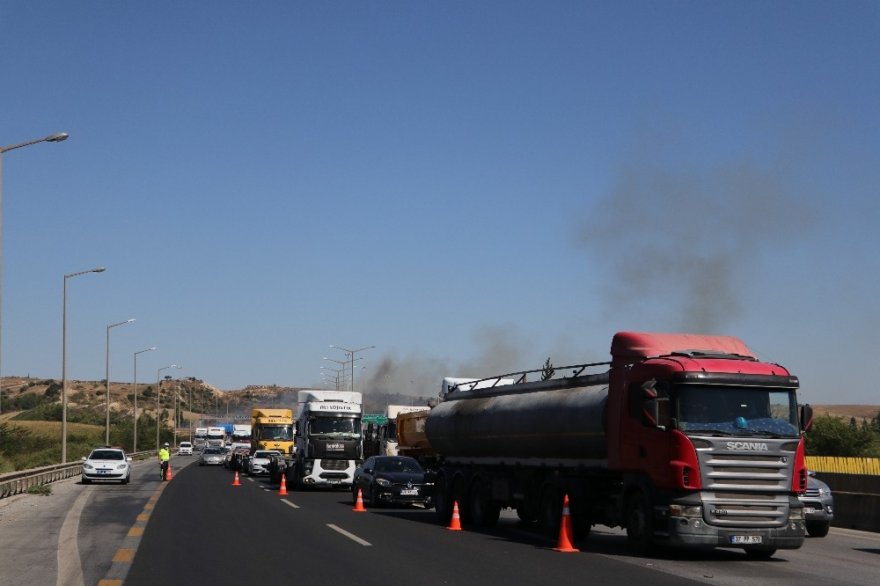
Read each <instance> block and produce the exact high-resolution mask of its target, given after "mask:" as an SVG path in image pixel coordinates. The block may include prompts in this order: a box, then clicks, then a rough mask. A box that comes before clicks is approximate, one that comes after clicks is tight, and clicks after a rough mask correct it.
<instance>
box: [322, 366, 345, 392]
mask: <svg viewBox="0 0 880 586" xmlns="http://www.w3.org/2000/svg"><path fill="white" fill-rule="evenodd" d="M321 370H326V371H327V372H334V373H336V374H334V375H333V380H334V381H335V382H336V390H337V391H338V390H339V376H340V374H341V375H342V377H343V379H342V380H343V382H344V381H345V369H344V368H327V367H326V366H322V367H321Z"/></svg>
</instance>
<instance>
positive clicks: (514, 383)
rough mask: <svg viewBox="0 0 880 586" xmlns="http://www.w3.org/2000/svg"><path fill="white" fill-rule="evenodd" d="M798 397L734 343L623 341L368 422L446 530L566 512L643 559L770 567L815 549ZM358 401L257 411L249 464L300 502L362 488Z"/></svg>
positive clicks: (792, 385)
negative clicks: (419, 474) (414, 477)
mask: <svg viewBox="0 0 880 586" xmlns="http://www.w3.org/2000/svg"><path fill="white" fill-rule="evenodd" d="M797 389H798V379H797V377H795V376H794V375H792V374H791V373H790V372H789V371H788V370H787V369H786V368H784V367H783V366H780V365H778V364H773V363H768V362H763V361H761V360H759V359H758V358H757V357H756V356H755V354H754V353H753V352H752V351H751V350H750V349H749V348H748V347H747V346H746V345H745V343H743V342H742V341H741V340H739V339H738V338H735V337H730V336H709V335H696V334H650V333H638V332H620V333H618V334H616V335H615V336H614V338H613V340H612V343H611V360H610V361H608V362H599V363H589V364H578V365H573V366H565V367H557V368H553V367H549V368H548V366H547V365H545V367H544V368H543V369H536V370H527V371H521V372H515V373H507V374H503V375H499V376H493V377H486V378H481V379H474V378H459V377H449V378H446V379H444V380H443V381H442V385H441V392H440V396H439V398H438V400H437V401H436V402H432V403H435V404H432V405H431V406H428V405H422V406H406V407H404V406H396V405H391V406H388V409H387V410H386V413H385V415H384V417H383V418H372V419H370V422H371V424H370V426H371V429H374V430H375V429H378V430H379V431H378V433H376V434H375V435H374V436H373V439H374V440H375V439H376V438H378V439H379V440H380V441H379V442H378V443H377V444H376V443H374V444H373V447H372V448H370V450H372V451H373V452H375V451H376V450H378V453H377V454H376V456H380V457H386V456H389V455H391V456H393V455H395V454H399V455H400V456H405V457H412V458H415V459H416V460H417V461H418V462H419V463H420V464H421V465H422V466H423V467H424V468H425V469H426V470H427V471H428V480H429V482H431V483H433V494H432V495H431V497H430V498H428V499H426V500H425V502H428V503H432V504H433V506H434V508H435V513H436V517H437V519H438V521H439V522H440V523H443V524H448V523H450V521H451V518H452V516H453V512H454V510H456V511H460V519H461V522H462V523H464V524H465V525H469V524H472V525H475V526H482V527H490V526H492V525H494V524H495V523H496V522H497V521H498V519H499V515H500V512H501V510H502V509H511V510H515V511H516V514H517V515H518V516H519V518H520V519H521V520H522V521H523V522H524V523H528V524H535V525H536V526H537V527H540V528H541V529H543V530H544V531H546V532H547V533H549V534H551V535H553V534H555V533H556V532H558V531H559V527H560V522H561V521H562V518H563V502H564V501H565V500H568V501H569V503H570V509H569V510H570V519H571V524H572V526H573V528H574V529H573V530H574V533H575V535H578V536H579V537H581V538H583V537H585V536H586V535H587V534H588V533H589V531H590V528H591V527H592V526H593V525H596V524H601V525H606V526H609V527H620V528H622V529H624V530H625V531H626V535H627V539H628V541H629V543H630V545H631V546H632V548H633V549H634V550H635V551H637V552H641V553H644V552H647V551H649V550H650V549H651V548H652V547H653V546H655V545H661V544H662V545H669V546H675V547H680V548H700V549H710V548H715V547H721V548H739V549H742V550H744V551H745V552H746V553H747V554H748V555H749V556H750V557H753V558H756V559H766V558H769V557H771V556H772V555H773V554H774V552H775V551H777V550H778V549H794V548H798V547H800V546H801V545H802V544H803V542H804V535H805V527H806V525H805V518H804V507H803V505H802V504H801V501H800V500H799V495H803V494H804V492H805V491H806V489H807V479H808V475H807V469H806V466H805V457H804V439H803V433H804V432H805V431H806V430H807V429H808V428H809V426H810V422H811V418H812V413H811V409H810V407H809V406H808V405H807V406H803V407H799V405H798V402H797ZM362 402H363V401H362V396H361V394H360V393H356V392H347V391H323V390H301V391H299V392H298V395H297V403H296V407H295V409H277V408H272V409H270V408H261V407H255V408H254V409H253V411H252V417H251V430H252V436H251V446H250V448H251V451H252V452H254V451H256V450H270V451H271V461H270V463H269V464H268V465H267V466H266V471H267V472H268V475H269V477H270V478H269V479H270V481H271V482H274V483H280V482H281V480H282V479H283V480H284V481H285V484H286V486H287V487H288V488H289V489H291V490H296V489H302V488H309V487H331V488H342V489H351V488H352V483H353V481H354V479H355V475H356V474H359V473H360V468H359V466H361V464H362V463H363V462H364V460H365V457H366V456H365V446H366V445H367V444H368V442H367V441H365V435H364V433H363V431H364V430H363V426H362V422H361V419H362V417H363V416H364V414H363V412H362ZM383 420H384V422H383ZM380 422H382V423H380ZM391 431H393V434H392V433H391ZM367 456H369V454H367ZM371 461H372V460H371ZM356 494H357V493H356V491H353V492H352V497H353V498H355V496H356Z"/></svg>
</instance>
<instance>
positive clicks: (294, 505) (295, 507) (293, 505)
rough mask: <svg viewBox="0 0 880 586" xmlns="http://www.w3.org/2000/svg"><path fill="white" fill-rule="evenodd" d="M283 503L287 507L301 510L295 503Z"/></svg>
mask: <svg viewBox="0 0 880 586" xmlns="http://www.w3.org/2000/svg"><path fill="white" fill-rule="evenodd" d="M281 502H282V503H284V504H285V505H287V506H288V507H293V508H294V509H298V508H299V505H297V504H295V503H292V502H290V501H281Z"/></svg>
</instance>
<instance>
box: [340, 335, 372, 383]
mask: <svg viewBox="0 0 880 586" xmlns="http://www.w3.org/2000/svg"><path fill="white" fill-rule="evenodd" d="M330 347H331V348H336V349H337V350H342V351H343V352H345V353H347V354H348V355H349V358H350V359H351V381H350V382H351V390H352V391H354V360H355V358H354V355H355V354H357V353H358V352H363V351H364V350H372V349H373V348H375V346H364V347H363V348H357V349H355V350H350V349H348V348H343V347H342V346H334V345H333V344H330Z"/></svg>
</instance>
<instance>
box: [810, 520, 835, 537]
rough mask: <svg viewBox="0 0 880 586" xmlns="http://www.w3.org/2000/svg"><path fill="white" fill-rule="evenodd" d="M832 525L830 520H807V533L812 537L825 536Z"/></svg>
mask: <svg viewBox="0 0 880 586" xmlns="http://www.w3.org/2000/svg"><path fill="white" fill-rule="evenodd" d="M830 527H831V523H830V522H829V521H807V533H809V534H810V537H825V536H826V535H828V529H829V528H830Z"/></svg>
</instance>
